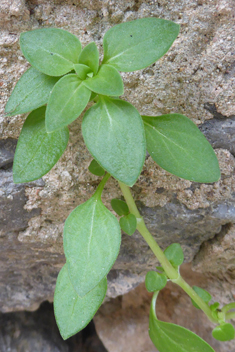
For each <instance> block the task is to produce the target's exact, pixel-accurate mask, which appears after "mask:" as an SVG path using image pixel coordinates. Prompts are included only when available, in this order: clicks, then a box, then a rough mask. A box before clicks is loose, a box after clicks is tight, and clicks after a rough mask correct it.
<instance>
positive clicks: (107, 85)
mask: <svg viewBox="0 0 235 352" xmlns="http://www.w3.org/2000/svg"><path fill="white" fill-rule="evenodd" d="M84 85H85V86H86V87H87V88H89V89H90V90H92V91H93V92H95V93H97V94H103V95H111V96H120V95H122V94H123V93H124V88H123V81H122V77H121V76H120V74H119V72H118V71H117V70H116V69H115V68H114V67H112V66H109V65H102V66H101V68H100V70H99V72H98V73H97V75H96V76H94V77H92V78H88V79H86V80H85V81H84Z"/></svg>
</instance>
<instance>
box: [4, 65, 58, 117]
mask: <svg viewBox="0 0 235 352" xmlns="http://www.w3.org/2000/svg"><path fill="white" fill-rule="evenodd" d="M57 81H58V78H57V77H50V76H47V75H44V73H41V72H39V71H38V70H36V69H35V68H33V67H30V68H29V69H28V70H27V71H26V72H25V73H24V74H23V75H22V76H21V78H20V79H19V81H18V82H17V83H16V86H15V88H14V90H13V92H12V93H11V96H10V98H9V100H8V102H7V105H6V108H5V112H6V113H7V114H8V115H10V116H11V115H17V114H23V113H25V112H29V111H32V110H35V109H37V108H39V107H40V106H42V105H45V104H46V103H47V101H48V97H49V95H50V93H51V91H52V88H53V86H54V85H55V83H56V82H57Z"/></svg>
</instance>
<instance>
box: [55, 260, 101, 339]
mask: <svg viewBox="0 0 235 352" xmlns="http://www.w3.org/2000/svg"><path fill="white" fill-rule="evenodd" d="M106 291H107V279H106V278H104V279H103V280H102V281H101V282H100V283H99V284H98V285H97V286H96V287H94V288H93V290H92V291H90V292H89V293H88V294H87V295H86V296H84V297H79V296H78V294H77V293H76V291H75V290H74V288H73V285H72V283H71V281H70V279H69V275H68V271H67V264H65V265H64V266H63V268H62V269H61V271H60V273H59V275H58V278H57V281H56V288H55V296H54V312H55V318H56V322H57V325H58V327H59V330H60V333H61V336H62V337H63V339H64V340H66V339H68V338H69V337H70V336H72V335H74V334H76V333H77V332H79V331H81V330H82V329H84V328H85V327H86V325H87V324H88V323H89V322H90V321H91V319H92V318H93V316H94V315H95V313H96V312H97V310H98V309H99V307H100V306H101V304H102V302H103V299H104V297H105V294H106Z"/></svg>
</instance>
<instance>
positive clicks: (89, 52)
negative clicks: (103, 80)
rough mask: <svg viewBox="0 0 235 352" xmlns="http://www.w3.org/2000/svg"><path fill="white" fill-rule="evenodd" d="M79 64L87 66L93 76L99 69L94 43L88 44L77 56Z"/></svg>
mask: <svg viewBox="0 0 235 352" xmlns="http://www.w3.org/2000/svg"><path fill="white" fill-rule="evenodd" d="M79 63H80V64H83V65H86V66H89V67H90V68H91V70H92V72H93V73H94V74H96V73H97V71H98V68H99V50H98V48H97V46H96V44H95V43H94V42H92V43H89V44H88V45H87V46H85V48H84V49H83V50H82V52H81V54H80V56H79Z"/></svg>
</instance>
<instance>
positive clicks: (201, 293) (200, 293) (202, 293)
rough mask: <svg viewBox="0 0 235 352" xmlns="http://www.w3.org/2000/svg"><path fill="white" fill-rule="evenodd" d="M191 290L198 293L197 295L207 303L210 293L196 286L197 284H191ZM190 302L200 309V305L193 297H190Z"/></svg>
mask: <svg viewBox="0 0 235 352" xmlns="http://www.w3.org/2000/svg"><path fill="white" fill-rule="evenodd" d="M193 290H194V291H195V292H196V293H197V294H198V296H199V297H200V298H201V299H202V300H203V301H204V302H206V303H209V302H210V300H211V299H212V297H211V295H210V294H209V292H207V291H206V290H204V289H203V288H201V287H197V286H193ZM191 301H192V304H193V305H194V307H196V308H197V309H200V307H199V306H198V305H197V303H196V302H194V300H193V299H191Z"/></svg>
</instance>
